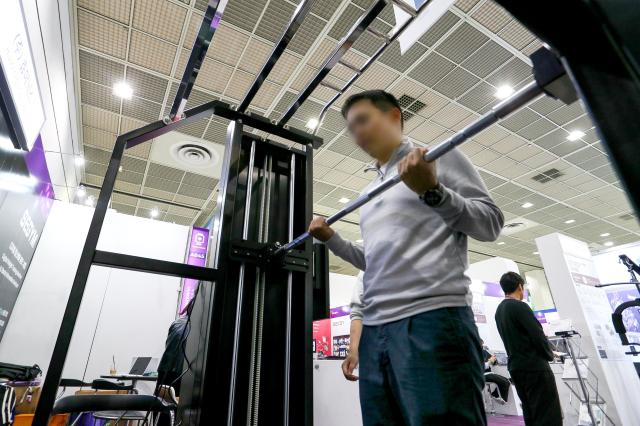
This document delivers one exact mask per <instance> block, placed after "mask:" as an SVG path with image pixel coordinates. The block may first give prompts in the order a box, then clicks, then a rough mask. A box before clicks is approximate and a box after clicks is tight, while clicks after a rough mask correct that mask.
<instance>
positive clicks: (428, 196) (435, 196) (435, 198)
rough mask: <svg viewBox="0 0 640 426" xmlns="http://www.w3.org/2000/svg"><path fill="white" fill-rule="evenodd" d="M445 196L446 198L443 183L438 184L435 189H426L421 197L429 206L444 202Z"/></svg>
mask: <svg viewBox="0 0 640 426" xmlns="http://www.w3.org/2000/svg"><path fill="white" fill-rule="evenodd" d="M443 198H444V188H443V187H442V185H441V184H438V186H436V187H435V188H433V189H429V190H427V191H425V193H424V194H422V195H421V196H420V199H421V200H422V202H423V203H425V204H426V205H428V206H429V207H435V206H437V205H438V204H440V203H441V202H442V199H443Z"/></svg>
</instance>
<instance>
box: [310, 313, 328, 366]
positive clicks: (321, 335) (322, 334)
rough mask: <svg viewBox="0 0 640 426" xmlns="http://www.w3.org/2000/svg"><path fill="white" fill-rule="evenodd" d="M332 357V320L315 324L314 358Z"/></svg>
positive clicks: (323, 320) (319, 321) (315, 322)
mask: <svg viewBox="0 0 640 426" xmlns="http://www.w3.org/2000/svg"><path fill="white" fill-rule="evenodd" d="M331 355H332V346H331V319H330V318H327V319H322V320H318V321H314V322H313V357H314V358H315V359H324V358H327V357H330V356H331Z"/></svg>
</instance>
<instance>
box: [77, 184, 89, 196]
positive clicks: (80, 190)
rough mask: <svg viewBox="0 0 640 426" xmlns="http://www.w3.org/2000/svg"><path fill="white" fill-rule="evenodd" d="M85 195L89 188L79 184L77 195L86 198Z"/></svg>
mask: <svg viewBox="0 0 640 426" xmlns="http://www.w3.org/2000/svg"><path fill="white" fill-rule="evenodd" d="M85 195H87V190H86V189H84V186H79V187H78V189H77V190H76V196H77V197H78V198H84V196H85Z"/></svg>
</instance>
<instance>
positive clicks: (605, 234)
mask: <svg viewBox="0 0 640 426" xmlns="http://www.w3.org/2000/svg"><path fill="white" fill-rule="evenodd" d="M609 235H611V233H610V232H605V233H604V234H600V236H601V237H608V236H609Z"/></svg>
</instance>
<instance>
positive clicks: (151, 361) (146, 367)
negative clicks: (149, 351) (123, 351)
mask: <svg viewBox="0 0 640 426" xmlns="http://www.w3.org/2000/svg"><path fill="white" fill-rule="evenodd" d="M159 361H160V360H159V359H158V358H154V357H150V356H138V357H134V358H133V359H132V361H131V368H130V369H129V373H127V374H125V376H144V375H146V374H149V373H152V372H155V371H157V369H158V363H159Z"/></svg>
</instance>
